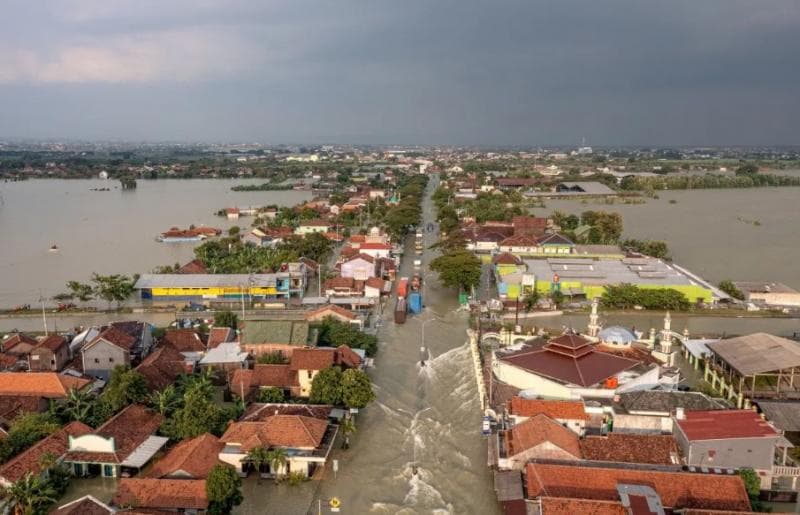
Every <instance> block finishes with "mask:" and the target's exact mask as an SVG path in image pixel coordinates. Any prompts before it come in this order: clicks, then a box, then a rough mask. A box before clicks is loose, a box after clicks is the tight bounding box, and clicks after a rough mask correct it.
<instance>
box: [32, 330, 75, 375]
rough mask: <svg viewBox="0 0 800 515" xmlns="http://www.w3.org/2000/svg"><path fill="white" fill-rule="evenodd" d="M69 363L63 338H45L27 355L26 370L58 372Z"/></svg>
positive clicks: (67, 349) (67, 351)
mask: <svg viewBox="0 0 800 515" xmlns="http://www.w3.org/2000/svg"><path fill="white" fill-rule="evenodd" d="M68 362H69V345H68V344H67V340H66V339H65V338H64V337H63V336H59V335H57V334H51V335H49V336H45V337H44V338H42V339H41V340H40V341H39V344H38V345H36V347H34V348H33V349H31V351H30V352H29V353H28V370H31V371H33V372H43V371H48V370H50V371H53V372H58V371H60V370H61V369H63V368H64V367H65V366H66V364H67V363H68Z"/></svg>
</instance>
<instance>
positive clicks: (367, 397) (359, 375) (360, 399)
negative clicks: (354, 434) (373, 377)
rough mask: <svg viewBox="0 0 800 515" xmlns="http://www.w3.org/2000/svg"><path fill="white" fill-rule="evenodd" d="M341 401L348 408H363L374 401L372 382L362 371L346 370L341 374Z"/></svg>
mask: <svg viewBox="0 0 800 515" xmlns="http://www.w3.org/2000/svg"><path fill="white" fill-rule="evenodd" d="M341 391H342V401H343V402H344V405H345V406H347V407H348V408H359V409H361V408H365V407H366V406H367V404H369V403H370V402H372V401H373V400H374V399H375V392H373V391H372V382H371V381H370V380H369V376H368V375H367V373H366V372H364V371H363V370H357V369H348V370H345V371H344V373H342V382H341Z"/></svg>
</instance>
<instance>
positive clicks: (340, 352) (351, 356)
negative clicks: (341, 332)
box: [335, 345, 361, 368]
mask: <svg viewBox="0 0 800 515" xmlns="http://www.w3.org/2000/svg"><path fill="white" fill-rule="evenodd" d="M335 360H336V364H337V365H344V366H346V367H348V368H358V367H360V366H361V356H359V355H358V354H356V353H355V352H353V349H351V348H350V347H348V346H347V345H340V346H339V347H337V348H336V356H335Z"/></svg>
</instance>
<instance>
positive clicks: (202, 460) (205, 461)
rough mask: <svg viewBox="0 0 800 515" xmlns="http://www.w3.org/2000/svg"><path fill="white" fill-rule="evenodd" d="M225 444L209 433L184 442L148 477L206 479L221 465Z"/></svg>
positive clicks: (169, 453) (173, 449) (162, 459)
mask: <svg viewBox="0 0 800 515" xmlns="http://www.w3.org/2000/svg"><path fill="white" fill-rule="evenodd" d="M223 447H225V444H224V443H222V442H220V441H219V439H218V438H217V437H216V436H214V435H212V434H209V433H204V434H202V435H200V436H198V437H196V438H191V439H189V440H183V441H182V442H179V443H178V445H176V446H175V447H173V448H172V449H170V450H169V452H167V454H165V455H164V457H163V458H161V459H160V460H158V461H157V462H156V463H155V464H154V465H153V466H152V467H151V468H150V470H149V471H148V473H147V477H151V478H164V477H190V478H193V479H205V478H206V477H208V473H209V472H211V469H212V468H214V465H216V464H218V463H219V453H220V451H222V449H223Z"/></svg>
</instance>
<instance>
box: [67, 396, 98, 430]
mask: <svg viewBox="0 0 800 515" xmlns="http://www.w3.org/2000/svg"><path fill="white" fill-rule="evenodd" d="M93 403H94V398H93V397H92V396H91V395H90V394H89V393H87V392H86V391H84V390H78V389H77V388H71V389H70V390H69V393H68V394H67V398H66V399H65V400H64V404H63V413H64V415H65V416H66V417H67V419H68V420H69V421H73V420H77V421H79V422H83V423H86V422H87V421H88V420H89V417H90V415H91V414H92V404H93Z"/></svg>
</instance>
